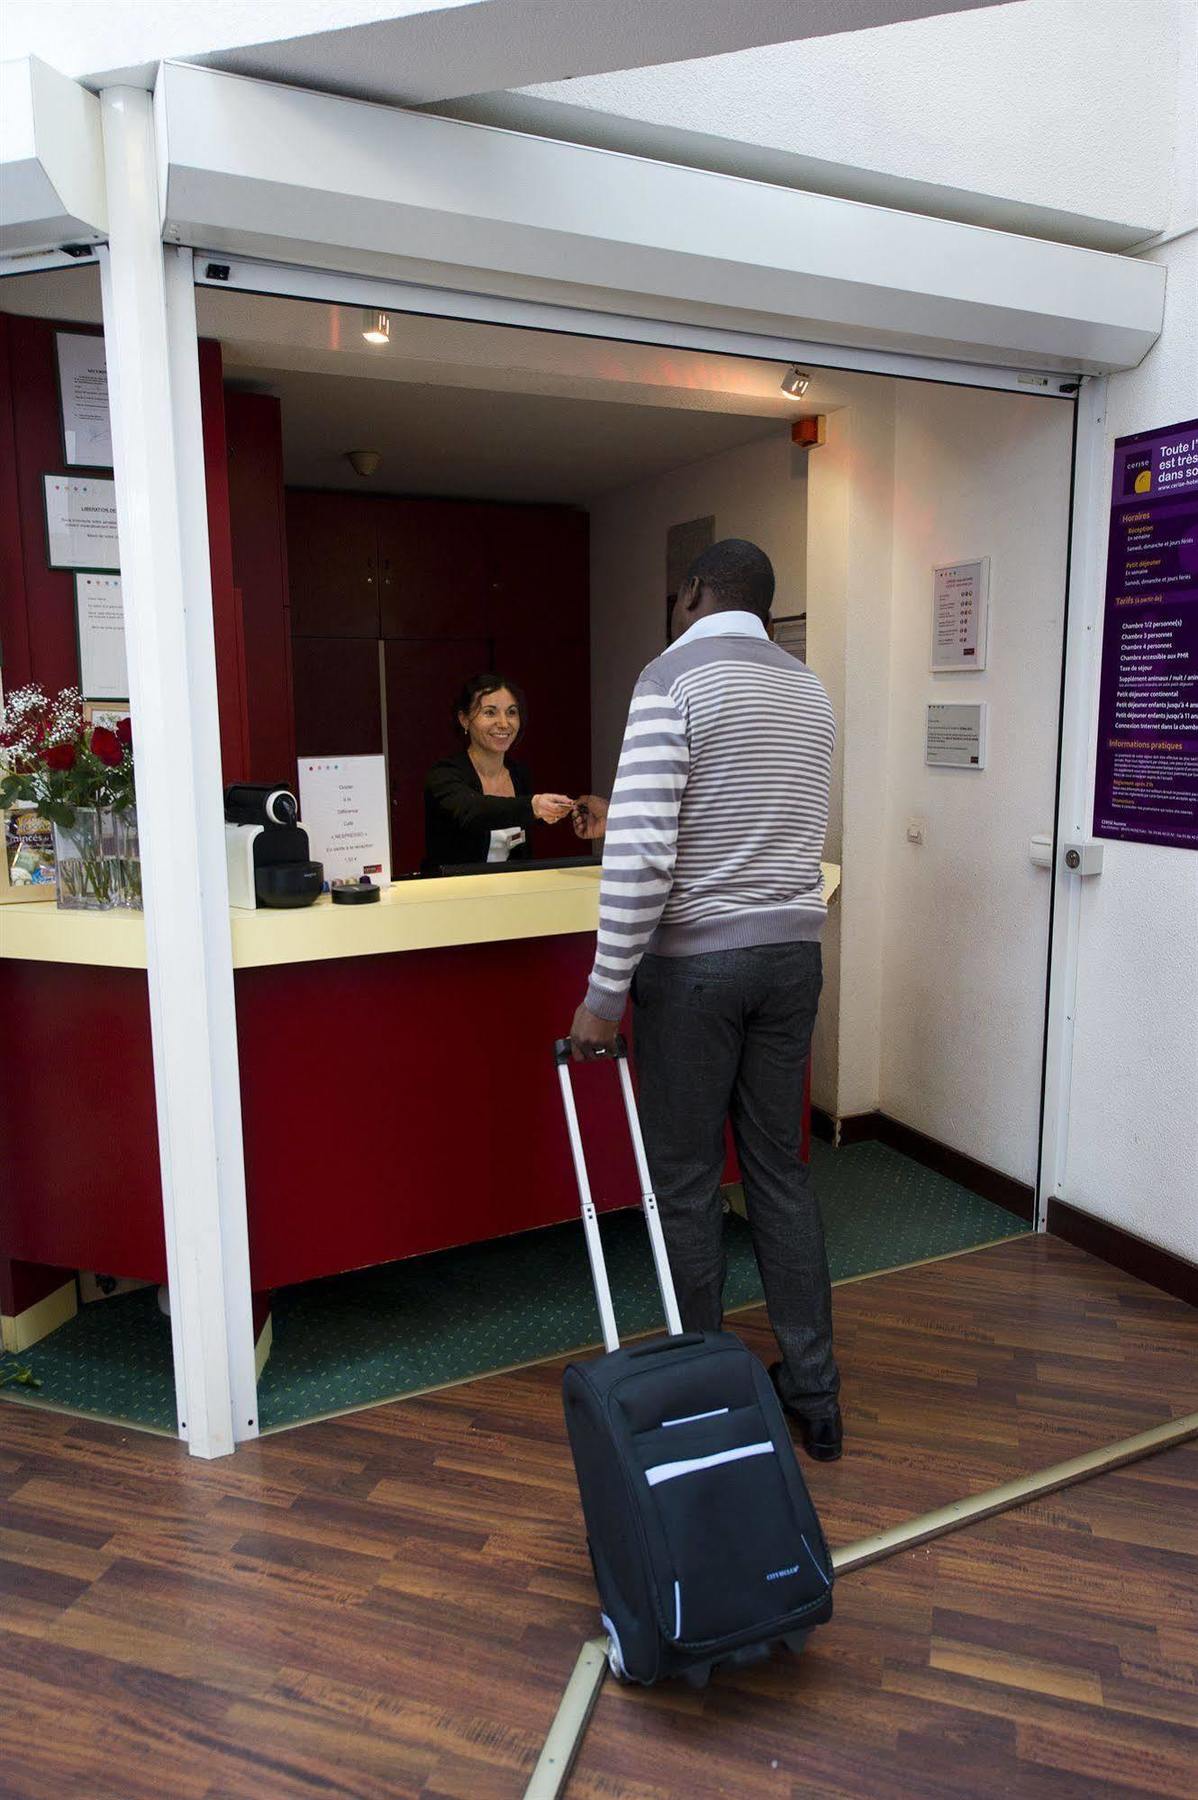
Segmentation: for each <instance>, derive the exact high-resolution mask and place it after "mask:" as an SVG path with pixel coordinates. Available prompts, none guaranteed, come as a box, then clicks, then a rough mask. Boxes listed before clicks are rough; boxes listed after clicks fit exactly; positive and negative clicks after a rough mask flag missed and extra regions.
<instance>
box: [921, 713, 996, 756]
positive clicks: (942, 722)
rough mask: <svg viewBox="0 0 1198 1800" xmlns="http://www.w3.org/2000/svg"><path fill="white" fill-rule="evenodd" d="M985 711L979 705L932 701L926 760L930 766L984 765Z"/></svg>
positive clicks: (928, 722)
mask: <svg viewBox="0 0 1198 1800" xmlns="http://www.w3.org/2000/svg"><path fill="white" fill-rule="evenodd" d="M986 713H987V707H986V704H985V702H984V701H982V702H981V703H979V704H978V705H976V706H974V705H956V704H953V703H951V702H948V703H941V702H937V701H932V702H930V703H929V705H928V719H927V736H926V740H925V742H926V748H925V751H924V762H925V763H926V764H927V766H928V768H929V769H984V768H985V767H986Z"/></svg>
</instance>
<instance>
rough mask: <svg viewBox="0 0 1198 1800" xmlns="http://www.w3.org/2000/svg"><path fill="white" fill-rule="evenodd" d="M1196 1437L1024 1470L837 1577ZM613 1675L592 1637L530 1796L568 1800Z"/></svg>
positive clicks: (848, 1550)
mask: <svg viewBox="0 0 1198 1800" xmlns="http://www.w3.org/2000/svg"><path fill="white" fill-rule="evenodd" d="M1195 1437H1198V1413H1187V1414H1186V1415H1185V1416H1184V1417H1183V1418H1180V1419H1171V1420H1170V1421H1169V1422H1168V1424H1165V1425H1155V1426H1153V1428H1152V1430H1151V1431H1140V1432H1137V1433H1136V1435H1135V1437H1129V1438H1121V1439H1120V1441H1119V1442H1118V1443H1117V1444H1106V1445H1104V1446H1103V1447H1102V1448H1100V1449H1098V1450H1087V1451H1086V1452H1085V1453H1084V1454H1083V1455H1081V1456H1071V1457H1070V1458H1069V1460H1068V1461H1067V1462H1060V1463H1054V1464H1053V1465H1052V1467H1051V1468H1048V1469H1041V1470H1039V1472H1038V1473H1037V1474H1034V1475H1021V1476H1020V1477H1019V1478H1018V1479H1017V1480H1015V1481H1007V1482H1004V1483H1003V1484H1002V1486H1001V1487H996V1488H987V1489H986V1490H985V1492H984V1493H981V1494H973V1495H971V1496H970V1497H969V1498H968V1499H965V1500H954V1501H952V1502H951V1503H950V1504H949V1505H948V1506H941V1507H938V1508H937V1509H936V1511H935V1512H929V1513H922V1514H921V1515H920V1516H919V1517H918V1518H915V1519H908V1520H907V1521H906V1523H905V1524H902V1525H894V1526H892V1527H891V1528H890V1530H889V1531H880V1532H878V1533H876V1535H875V1536H873V1537H867V1538H860V1539H859V1540H858V1541H857V1543H855V1544H845V1545H844V1546H843V1547H842V1548H841V1549H839V1550H834V1551H833V1552H832V1566H833V1568H834V1569H835V1570H836V1573H837V1574H838V1575H848V1574H851V1573H852V1571H853V1570H855V1569H864V1568H868V1567H869V1565H870V1564H871V1563H875V1562H882V1561H884V1560H885V1558H886V1557H888V1556H897V1554H898V1553H899V1551H900V1550H910V1549H913V1548H914V1547H915V1546H916V1545H917V1544H926V1543H929V1542H930V1541H931V1540H932V1539H933V1538H938V1537H945V1536H946V1535H947V1534H948V1533H949V1532H950V1531H959V1530H960V1529H961V1528H962V1526H965V1525H976V1524H979V1523H980V1522H981V1520H983V1519H989V1518H992V1517H993V1516H994V1515H995V1514H996V1513H1003V1512H1009V1511H1011V1509H1012V1508H1013V1507H1017V1506H1026V1505H1027V1503H1028V1502H1029V1501H1030V1500H1038V1499H1040V1498H1041V1496H1042V1495H1044V1494H1054V1493H1057V1492H1058V1491H1059V1490H1060V1489H1061V1488H1066V1487H1073V1486H1074V1485H1075V1484H1076V1483H1077V1482H1080V1481H1088V1480H1089V1479H1090V1478H1091V1477H1092V1476H1094V1475H1107V1474H1110V1473H1111V1471H1112V1470H1114V1469H1121V1468H1124V1467H1125V1466H1126V1465H1127V1464H1128V1463H1133V1462H1138V1461H1140V1459H1141V1458H1142V1457H1145V1456H1153V1455H1155V1454H1156V1453H1157V1452H1158V1451H1160V1450H1169V1449H1172V1448H1173V1447H1174V1446H1175V1445H1177V1444H1184V1443H1186V1442H1188V1441H1189V1439H1191V1438H1195ZM606 1674H607V1639H606V1638H603V1637H596V1638H588V1640H587V1642H586V1643H585V1644H584V1645H583V1647H582V1649H581V1650H580V1651H579V1653H578V1661H577V1662H576V1663H575V1665H574V1670H573V1673H572V1674H571V1676H570V1679H569V1681H568V1682H567V1683H566V1690H565V1692H564V1693H563V1695H562V1698H561V1702H560V1704H559V1706H558V1709H557V1713H556V1714H555V1716H554V1720H553V1723H552V1725H551V1726H550V1727H549V1735H548V1736H547V1737H546V1739H545V1743H544V1747H543V1748H542V1750H541V1754H540V1757H539V1758H538V1759H537V1765H536V1767H535V1769H534V1770H533V1772H532V1778H531V1780H530V1781H529V1783H528V1786H527V1787H526V1788H525V1790H524V1800H561V1796H562V1795H563V1794H564V1793H565V1790H566V1782H567V1781H568V1780H569V1776H570V1770H571V1768H572V1766H573V1764H574V1760H575V1758H576V1757H577V1755H578V1752H579V1749H580V1748H581V1745H582V1740H583V1735H584V1733H585V1731H586V1728H587V1725H588V1724H589V1722H590V1718H591V1714H592V1712H593V1711H594V1709H595V1703H596V1701H597V1700H598V1698H599V1690H600V1688H601V1687H602V1686H603V1677H604V1676H605V1675H606Z"/></svg>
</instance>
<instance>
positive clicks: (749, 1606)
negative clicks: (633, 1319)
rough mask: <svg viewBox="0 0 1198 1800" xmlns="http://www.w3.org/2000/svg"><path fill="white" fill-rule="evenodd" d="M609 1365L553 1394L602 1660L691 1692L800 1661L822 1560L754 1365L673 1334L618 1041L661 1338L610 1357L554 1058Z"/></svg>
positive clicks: (603, 1360)
mask: <svg viewBox="0 0 1198 1800" xmlns="http://www.w3.org/2000/svg"><path fill="white" fill-rule="evenodd" d="M556 1057H557V1066H558V1074H559V1078H560V1081H561V1090H562V1100H563V1104H564V1107H565V1113H566V1127H567V1130H568V1132H569V1135H570V1148H571V1152H572V1154H573V1158H574V1168H575V1172H576V1174H577V1176H578V1187H579V1195H580V1199H581V1202H582V1218H583V1226H584V1229H585V1233H586V1243H587V1251H588V1254H589V1257H590V1262H591V1273H592V1275H593V1277H594V1282H595V1297H596V1299H597V1301H598V1303H599V1317H600V1320H601V1323H602V1326H603V1339H604V1343H605V1344H606V1346H607V1354H606V1355H605V1356H601V1357H597V1358H595V1359H594V1360H593V1361H590V1362H585V1363H571V1364H570V1366H569V1368H568V1369H567V1370H566V1373H565V1376H564V1379H563V1383H562V1398H563V1404H564V1406H565V1413H566V1429H567V1431H568V1433H569V1437H570V1448H571V1450H572V1451H573V1454H574V1468H575V1472H576V1474H577V1476H578V1487H579V1493H580V1494H581V1497H582V1510H583V1515H584V1517H585V1519H586V1528H587V1541H588V1546H589V1548H590V1552H591V1563H592V1566H593V1568H594V1571H595V1585H596V1586H597V1588H598V1590H599V1600H600V1605H601V1608H602V1612H601V1617H602V1620H603V1626H604V1629H605V1631H606V1632H607V1636H608V1660H609V1662H610V1664H611V1667H612V1669H613V1670H614V1671H615V1673H616V1674H617V1675H619V1676H620V1677H622V1678H623V1679H625V1680H632V1681H639V1682H643V1683H645V1684H646V1685H648V1684H649V1683H651V1682H655V1681H660V1680H661V1679H662V1678H663V1677H664V1676H668V1675H681V1676H684V1677H686V1679H687V1680H689V1681H690V1682H691V1683H692V1685H694V1686H699V1687H701V1686H703V1685H704V1684H705V1683H706V1681H707V1678H708V1676H709V1675H710V1673H711V1670H712V1668H713V1667H715V1666H716V1665H717V1664H720V1663H724V1662H735V1663H742V1664H743V1663H747V1662H756V1661H758V1660H761V1659H763V1658H765V1657H767V1656H768V1655H769V1654H770V1651H771V1648H772V1646H773V1645H774V1644H775V1643H778V1642H783V1643H785V1644H786V1645H788V1646H789V1647H790V1648H791V1649H793V1650H798V1649H801V1647H802V1644H803V1642H804V1640H805V1639H806V1637H807V1634H808V1632H809V1631H810V1630H811V1628H812V1626H814V1625H820V1624H823V1623H824V1621H825V1620H827V1619H830V1618H831V1616H832V1579H833V1574H832V1559H831V1556H830V1555H829V1553H828V1547H827V1545H826V1543H825V1542H824V1536H823V1532H822V1531H821V1530H820V1525H819V1520H818V1519H817V1517H816V1514H815V1508H814V1507H813V1506H812V1504H811V1499H810V1496H809V1495H808V1493H807V1488H806V1484H805V1483H804V1481H803V1477H802V1474H801V1473H800V1471H799V1467H798V1463H797V1461H796V1459H795V1453H794V1445H793V1443H792V1441H791V1437H790V1432H789V1430H788V1428H787V1424H786V1420H785V1417H784V1416H783V1412H782V1408H781V1406H780V1405H779V1402H778V1397H777V1395H776V1394H775V1392H774V1388H773V1384H772V1382H771V1381H770V1378H769V1376H768V1374H767V1373H766V1370H765V1368H764V1367H763V1366H762V1364H761V1363H760V1362H759V1361H758V1360H757V1358H756V1357H755V1356H753V1355H752V1354H751V1353H750V1352H749V1351H748V1350H747V1349H746V1348H745V1346H744V1345H743V1344H742V1343H741V1342H740V1340H739V1338H736V1337H733V1336H732V1335H731V1334H730V1333H729V1332H723V1331H703V1332H685V1333H684V1332H683V1330H682V1326H681V1322H680V1319H679V1316H678V1306H677V1302H676V1300H675V1297H674V1284H673V1280H672V1277H671V1275H670V1266H669V1260H668V1258H667V1255H666V1248H665V1240H664V1237H663V1235H662V1229H661V1220H660V1218H659V1217H658V1211H657V1201H656V1200H655V1198H654V1196H653V1192H652V1186H651V1183H650V1179H649V1172H648V1165H647V1163H646V1161H645V1150H644V1145H643V1143H642V1141H641V1132H640V1123H639V1120H638V1118H637V1112H636V1102H635V1099H634V1096H633V1091H632V1081H631V1077H630V1074H629V1069H628V1058H627V1052H626V1049H625V1046H624V1042H623V1040H622V1039H620V1040H618V1041H617V1047H616V1052H615V1058H614V1060H615V1062H616V1066H617V1069H618V1072H619V1080H620V1086H621V1090H622V1092H623V1096H624V1106H625V1110H626V1113H627V1116H628V1128H629V1131H630V1133H631V1135H632V1146H633V1151H634V1154H635V1157H636V1164H637V1170H638V1174H639V1177H640V1183H641V1192H642V1201H643V1205H644V1209H645V1219H646V1223H647V1224H648V1227H649V1241H650V1245H651V1247H652V1250H653V1260H654V1263H655V1265H656V1269H657V1278H658V1285H659V1287H660V1289H661V1297H662V1302H663V1305H664V1307H665V1315H666V1325H667V1327H668V1329H669V1331H670V1334H671V1335H670V1336H669V1337H659V1338H653V1339H650V1340H649V1341H648V1342H645V1343H638V1344H634V1345H632V1346H631V1347H629V1348H627V1349H622V1348H621V1347H620V1340H619V1338H618V1336H617V1334H616V1323H615V1315H614V1312H613V1309H612V1302H611V1290H610V1288H609V1286H608V1280H607V1270H606V1267H605V1265H604V1261H603V1250H602V1246H601V1244H600V1240H599V1225H598V1220H597V1218H596V1215H595V1207H594V1202H593V1201H592V1198H591V1192H590V1183H589V1180H588V1178H587V1170H586V1160H585V1157H584V1154H583V1149H582V1141H581V1138H580V1135H579V1129H578V1115H577V1111H576V1109H575V1105H574V1093H573V1087H572V1084H571V1077H570V1047H569V1043H568V1042H567V1041H565V1040H563V1041H562V1042H560V1043H559V1044H558V1045H557V1047H556Z"/></svg>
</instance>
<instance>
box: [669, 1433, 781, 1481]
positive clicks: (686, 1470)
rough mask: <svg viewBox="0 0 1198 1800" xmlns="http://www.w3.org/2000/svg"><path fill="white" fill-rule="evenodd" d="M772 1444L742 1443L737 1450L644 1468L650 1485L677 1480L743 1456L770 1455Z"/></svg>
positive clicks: (734, 1460)
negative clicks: (681, 1476)
mask: <svg viewBox="0 0 1198 1800" xmlns="http://www.w3.org/2000/svg"><path fill="white" fill-rule="evenodd" d="M773 1453H774V1446H773V1444H769V1443H766V1444H742V1445H741V1446H740V1448H739V1449H738V1450H719V1451H717V1452H716V1454H715V1455H714V1456H690V1457H687V1458H686V1459H685V1461H683V1462H667V1463H654V1465H653V1467H652V1468H651V1469H646V1470H645V1480H646V1481H647V1482H648V1483H649V1486H650V1487H657V1486H658V1484H659V1483H660V1482H663V1481H677V1479H678V1477H679V1476H680V1475H697V1474H698V1472H699V1470H700V1469H714V1468H716V1467H718V1465H719V1464H720V1463H730V1462H739V1461H740V1460H741V1458H742V1457H745V1456H772V1455H773Z"/></svg>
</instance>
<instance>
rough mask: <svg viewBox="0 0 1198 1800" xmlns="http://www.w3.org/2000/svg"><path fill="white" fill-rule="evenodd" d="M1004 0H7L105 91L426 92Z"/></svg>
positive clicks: (18, 49) (386, 95) (77, 71)
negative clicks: (287, 85)
mask: <svg viewBox="0 0 1198 1800" xmlns="http://www.w3.org/2000/svg"><path fill="white" fill-rule="evenodd" d="M999 4H1002V0H735V3H734V4H732V5H729V3H728V0H288V4H287V5H286V6H284V5H282V4H280V0H237V4H235V5H233V4H229V0H218V3H217V4H216V5H211V6H202V5H200V4H198V0H155V4H154V5H150V4H148V3H147V0H141V4H138V5H129V4H126V5H124V6H115V5H107V6H105V5H98V4H96V0H56V4H55V5H53V6H48V5H47V4H46V0H5V8H4V13H5V39H6V42H7V43H8V44H9V45H11V46H13V47H12V48H11V49H9V50H8V52H7V53H8V54H9V55H22V56H23V55H26V54H33V55H37V56H42V57H45V58H46V59H47V60H48V61H49V62H52V63H53V64H54V66H55V67H56V68H59V69H62V70H63V71H64V72H65V73H66V74H68V75H73V76H75V77H77V78H78V79H79V80H82V81H85V82H86V83H87V84H88V85H89V86H91V87H95V88H101V87H106V86H110V85H112V84H113V83H117V82H121V83H128V84H131V85H137V86H144V87H149V86H151V85H152V82H153V73H154V69H155V68H156V66H157V64H158V63H159V62H161V61H162V60H163V59H164V58H166V57H177V58H187V59H189V60H197V61H198V60H206V61H210V62H211V63H212V64H213V65H214V66H216V67H219V68H226V69H232V70H235V71H237V72H239V73H242V74H249V75H256V76H260V77H262V78H263V79H265V80H269V81H287V82H292V83H294V84H295V85H297V86H311V87H317V88H321V89H323V90H325V91H327V92H338V93H346V94H354V95H357V96H358V97H360V98H363V99H381V100H398V101H404V102H407V103H413V102H416V101H421V100H442V99H446V98H449V97H451V96H456V95H462V94H477V93H481V92H484V91H487V90H489V89H493V88H502V87H520V86H524V85H526V84H528V83H530V82H538V81H556V80H559V79H562V78H564V77H566V76H570V75H594V74H601V73H604V72H606V71H607V70H612V69H632V68H641V67H643V66H645V65H646V64H650V63H664V62H677V61H678V60H679V59H680V58H687V57H708V56H716V55H719V54H721V53H722V52H725V51H734V50H743V49H745V48H747V47H748V46H750V45H756V44H776V43H782V42H785V41H786V40H787V39H795V38H807V37H821V36H826V35H828V34H831V33H838V32H844V31H861V30H866V29H869V28H870V27H873V26H878V25H890V24H894V23H896V22H897V21H901V20H905V19H923V18H927V17H928V16H929V15H932V14H938V13H949V12H969V11H973V10H975V9H977V8H980V7H990V6H995V5H999Z"/></svg>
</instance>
